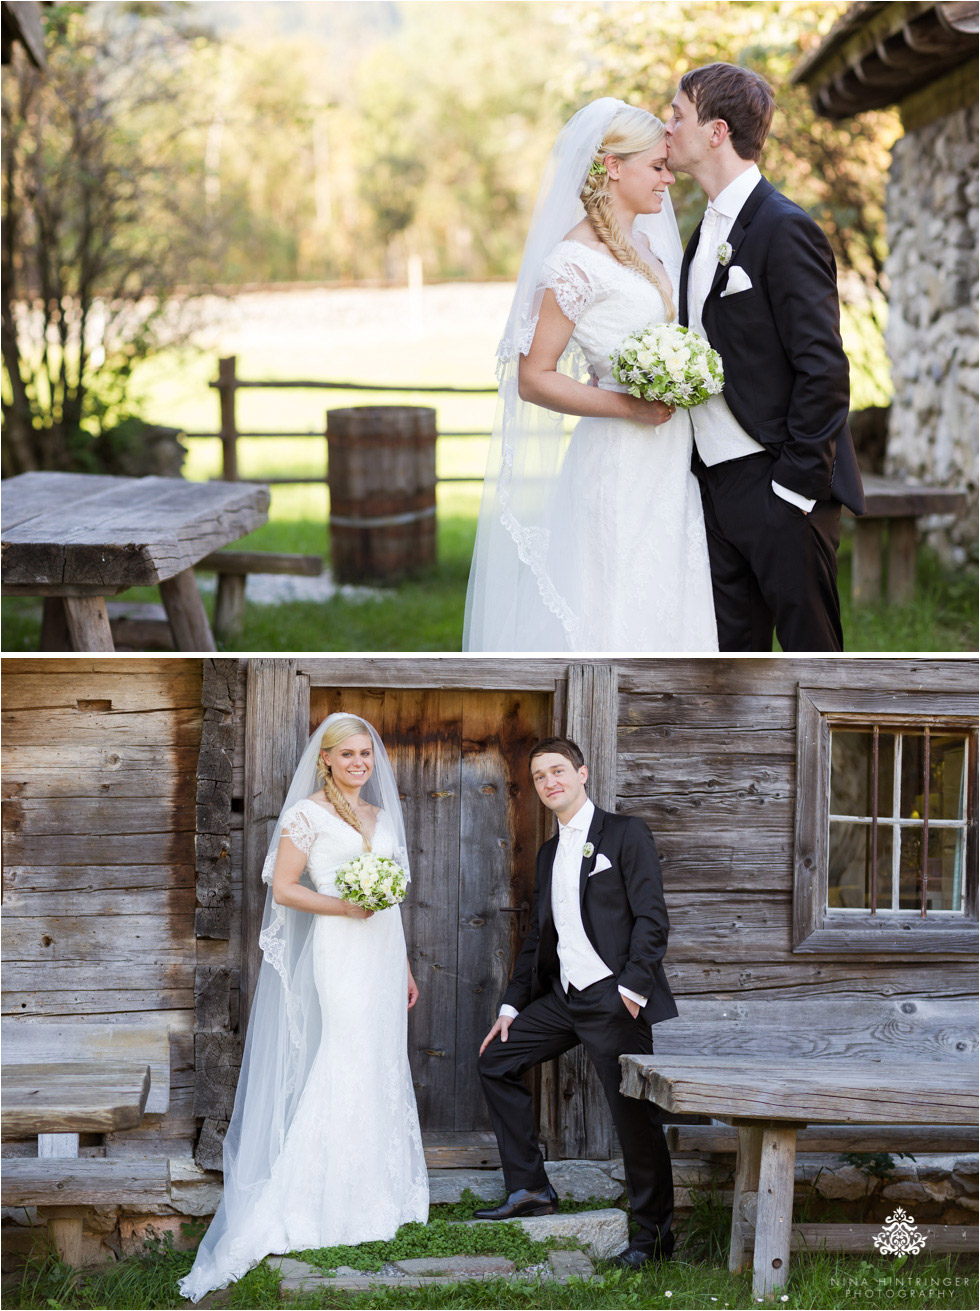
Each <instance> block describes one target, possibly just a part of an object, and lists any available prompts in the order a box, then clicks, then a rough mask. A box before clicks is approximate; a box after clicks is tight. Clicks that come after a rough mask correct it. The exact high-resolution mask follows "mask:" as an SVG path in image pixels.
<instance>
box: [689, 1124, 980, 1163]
mask: <svg viewBox="0 0 980 1311" xmlns="http://www.w3.org/2000/svg"><path fill="white" fill-rule="evenodd" d="M740 1132H741V1130H739V1129H733V1128H732V1127H731V1126H730V1125H724V1124H672V1125H670V1126H669V1127H668V1129H667V1145H668V1147H669V1148H670V1150H671V1151H672V1152H677V1153H680V1154H686V1153H689V1152H703V1153H711V1154H713V1155H721V1156H727V1155H732V1154H734V1153H735V1151H736V1149H737V1146H738V1136H739V1133H740ZM796 1148H797V1152H828V1153H834V1154H836V1155H839V1154H841V1153H843V1152H894V1153H898V1152H910V1153H911V1154H912V1155H913V1156H921V1155H923V1154H924V1153H926V1152H940V1153H943V1154H946V1155H953V1154H958V1153H961V1152H975V1151H976V1150H977V1134H976V1130H975V1129H974V1128H972V1127H970V1126H965V1125H916V1124H876V1125H870V1126H869V1125H863V1124H834V1125H821V1126H820V1127H819V1128H813V1129H801V1130H800V1131H799V1133H798V1134H797V1141H796Z"/></svg>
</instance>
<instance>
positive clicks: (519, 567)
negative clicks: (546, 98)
mask: <svg viewBox="0 0 980 1311" xmlns="http://www.w3.org/2000/svg"><path fill="white" fill-rule="evenodd" d="M673 180H674V179H673V177H672V175H671V173H670V171H669V169H668V167H667V149H666V138H665V134H664V126H663V124H662V123H661V122H660V120H659V119H657V118H655V117H654V116H653V115H652V114H650V113H647V111H646V110H644V109H638V108H634V107H631V106H629V105H626V104H624V103H623V102H622V101H620V100H613V99H609V98H604V99H602V100H596V101H594V102H593V103H592V104H590V105H586V106H585V108H584V109H580V110H579V111H578V113H577V114H575V115H574V116H573V117H572V118H571V119H570V120H569V122H568V123H566V125H565V127H564V128H563V129H562V131H561V132H560V134H559V136H558V140H557V141H556V143H555V146H554V149H553V150H552V153H551V158H550V160H549V163H548V170H547V173H546V175H545V180H544V182H543V184H542V187H541V191H540V193H539V196H538V201H537V204H536V206H535V210H534V215H533V218H532V220H531V230H530V232H529V235H528V239H527V244H526V245H525V248H524V258H523V260H522V263H521V269H520V273H519V275H518V282H517V292H516V294H515V297H514V302H513V305H512V307H511V312H510V317H509V319H508V323H507V328H506V331H505V334H504V338H503V341H502V342H501V344H500V347H499V350H498V376H499V378H500V392H499V400H498V409H497V419H496V422H495V425H494V433H493V440H492V442H491V448H490V457H489V461H488V464H487V474H486V479H485V482H484V490H483V501H482V506H481V510H480V520H479V525H478V529H477V539H476V547H475V549H474V554H473V563H472V566H471V570H470V580H469V588H468V591H467V597H466V622H465V628H464V637H463V648H464V650H468V651H566V650H577V651H603V652H608V651H709V650H710V651H715V650H717V649H718V641H717V633H716V629H715V617H714V606H713V602H712V594H711V579H710V574H709V571H708V548H707V541H706V538H705V531H704V520H703V516H702V511H701V497H700V492H699V489H698V483H697V479H696V478H695V476H694V474H693V473H692V472H691V448H692V441H693V435H692V427H691V420H690V416H689V415H688V414H687V412H686V411H683V410H682V411H679V412H677V413H674V412H673V410H672V409H668V407H667V406H666V405H663V404H661V402H659V401H643V400H639V399H637V398H634V397H632V396H629V395H628V394H626V390H625V387H624V386H622V385H621V384H619V383H617V382H616V381H615V379H614V378H613V375H612V366H611V361H610V354H611V353H613V352H614V351H616V350H617V348H618V347H619V346H620V345H621V344H622V342H623V341H624V339H625V338H626V337H628V336H629V335H630V333H632V332H634V331H637V330H638V329H642V328H644V327H646V326H648V325H650V324H654V323H662V322H666V321H669V320H672V319H674V318H676V310H675V299H676V295H677V286H678V279H679V276H680V267H681V258H682V250H681V241H680V236H679V233H678V231H677V223H676V221H675V219H674V215H673V210H672V208H671V204H670V198H669V196H668V194H667V188H668V187H669V186H670V184H671V183H672V182H673ZM566 415H573V416H578V417H579V422H578V423H577V424H576V425H575V429H574V431H573V432H572V434H571V438H570V439H569V437H568V436H567V434H566V431H565V418H564V416H566Z"/></svg>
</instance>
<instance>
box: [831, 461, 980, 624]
mask: <svg viewBox="0 0 980 1311" xmlns="http://www.w3.org/2000/svg"><path fill="white" fill-rule="evenodd" d="M864 499H865V501H866V502H867V506H868V509H867V513H866V514H864V515H862V516H861V517H860V518H859V519H855V521H854V556H853V560H852V565H851V600H852V601H854V602H855V603H856V604H861V603H864V602H873V601H878V600H880V599H881V583H882V577H883V574H884V561H885V557H884V537H885V529H886V528H887V530H888V582H887V589H888V590H887V599H888V601H889V602H890V603H891V604H892V605H902V604H903V603H904V602H906V601H911V600H912V598H913V597H914V595H915V544H916V527H915V525H916V520H917V519H918V518H919V517H920V516H921V515H926V514H960V513H962V511H963V510H964V509H965V508H966V503H967V497H966V492H965V491H963V489H962V488H957V487H919V486H916V484H915V483H905V482H902V481H901V480H899V479H897V478H883V477H881V476H879V475H877V474H867V475H866V476H865V478H864Z"/></svg>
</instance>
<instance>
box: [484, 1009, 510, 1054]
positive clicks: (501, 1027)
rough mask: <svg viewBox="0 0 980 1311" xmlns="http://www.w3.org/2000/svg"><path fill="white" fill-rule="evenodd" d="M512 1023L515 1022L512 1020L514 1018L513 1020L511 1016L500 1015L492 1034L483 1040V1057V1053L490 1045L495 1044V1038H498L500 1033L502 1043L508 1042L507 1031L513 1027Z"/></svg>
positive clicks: (491, 1031)
mask: <svg viewBox="0 0 980 1311" xmlns="http://www.w3.org/2000/svg"><path fill="white" fill-rule="evenodd" d="M512 1023H513V1020H512V1018H511V1016H509V1015H498V1017H497V1019H496V1020H495V1021H494V1026H493V1028H492V1029H491V1030H490V1032H489V1033H488V1034H487V1036H486V1037H485V1038H484V1039H483V1042H482V1043H481V1045H480V1055H481V1056H482V1055H483V1053H484V1052H485V1051H486V1049H487V1048H488V1047H489V1046H490V1044H491V1043H492V1042H493V1040H494V1038H496V1036H497V1034H498V1033H499V1034H500V1041H501V1042H506V1041H507V1030H508V1029H509V1028H510V1026H511V1024H512Z"/></svg>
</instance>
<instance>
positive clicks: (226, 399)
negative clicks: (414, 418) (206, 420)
mask: <svg viewBox="0 0 980 1311" xmlns="http://www.w3.org/2000/svg"><path fill="white" fill-rule="evenodd" d="M236 365H237V357H236V356H234V355H228V356H225V357H223V358H222V359H219V360H218V377H217V379H216V381H214V382H211V383H209V384H208V385H209V386H210V387H213V388H214V389H215V390H216V391H217V393H218V399H219V404H220V410H221V427H220V430H219V431H218V432H188V433H185V436H187V437H212V438H215V437H216V438H218V439H219V440H220V442H221V476H222V478H223V479H225V480H227V481H230V482H237V481H238V478H239V474H238V439H239V437H308V438H320V439H321V440H322V441H324V442H325V441H326V427H325V426H324V429H323V431H316V430H311V429H304V430H300V431H293V432H268V431H264V430H262V431H259V430H256V431H246V432H243V431H242V430H241V429H240V428H239V427H238V416H237V412H236V398H237V395H238V393H239V391H242V390H244V389H246V388H258V387H261V388H278V389H283V388H288V389H304V390H305V389H308V388H315V389H317V390H321V391H347V392H358V391H360V392H373V393H377V392H384V393H392V394H395V395H401V396H422V395H425V396H449V395H455V396H461V395H462V396H492V395H494V394H495V393H496V391H497V388H496V387H423V386H412V385H406V386H397V385H389V384H378V383H369V382H330V381H326V382H325V381H322V380H315V379H307V378H299V379H296V378H290V379H279V378H275V379H271V378H266V379H255V378H241V377H239V376H238V373H237V372H236ZM489 435H490V433H489V429H486V428H484V429H473V430H467V431H463V432H459V431H455V432H442V431H440V432H439V436H440V437H489ZM325 477H326V474H324V478H325ZM482 478H483V475H482V474H466V475H463V476H460V477H451V478H438V477H437V478H436V482H437V483H473V482H481V481H482ZM250 481H255V482H263V483H271V484H284V483H313V482H320V481H321V479H319V478H313V477H295V478H291V477H282V476H281V475H278V474H276V475H273V476H269V477H267V476H266V475H265V474H256V475H254V477H253V478H252V479H250Z"/></svg>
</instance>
